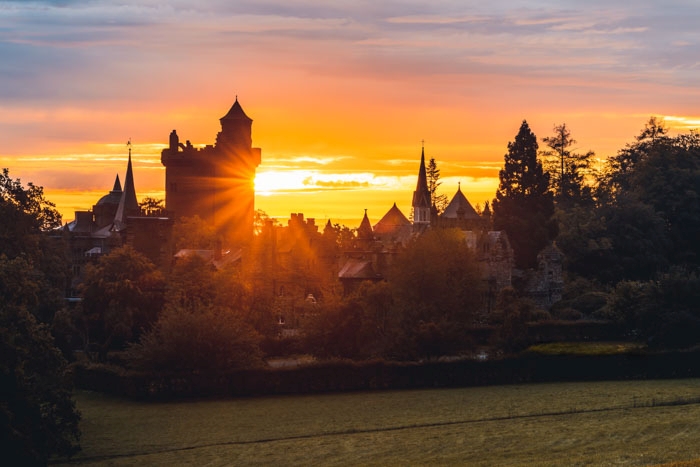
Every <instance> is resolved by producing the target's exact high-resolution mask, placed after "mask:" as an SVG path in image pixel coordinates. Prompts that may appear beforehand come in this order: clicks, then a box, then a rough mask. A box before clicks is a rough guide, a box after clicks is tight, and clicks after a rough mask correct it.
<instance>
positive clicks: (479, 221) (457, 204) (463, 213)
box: [439, 183, 487, 230]
mask: <svg viewBox="0 0 700 467" xmlns="http://www.w3.org/2000/svg"><path fill="white" fill-rule="evenodd" d="M439 225H440V227H445V228H449V227H456V228H459V229H462V230H483V229H485V228H486V227H487V222H486V221H484V219H483V218H482V217H481V216H480V215H479V214H477V212H476V210H475V209H474V208H473V207H472V205H471V203H469V200H467V197H466V196H464V193H462V184H461V183H460V184H459V185H457V193H455V195H454V196H453V197H452V200H451V201H450V203H449V204H448V205H447V207H446V208H445V210H444V211H443V212H442V214H440V216H439Z"/></svg>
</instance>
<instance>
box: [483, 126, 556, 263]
mask: <svg viewBox="0 0 700 467" xmlns="http://www.w3.org/2000/svg"><path fill="white" fill-rule="evenodd" d="M537 149H538V144H537V137H535V135H534V133H532V131H531V130H530V126H529V125H528V124H527V121H525V120H523V122H522V124H521V125H520V130H519V131H518V134H517V135H516V136H515V140H514V141H511V142H510V143H508V152H507V153H506V155H505V157H504V159H505V163H504V166H503V169H501V171H500V172H499V180H500V182H499V185H498V191H497V192H496V199H495V200H494V201H493V205H492V208H493V225H494V228H495V229H496V230H505V231H506V233H507V234H508V238H509V239H510V243H511V246H512V247H513V252H514V255H515V264H516V266H517V267H519V268H530V267H534V266H535V265H536V262H537V253H538V252H539V251H540V250H541V249H542V248H544V247H545V246H546V245H547V243H548V242H549V241H550V240H551V239H552V238H554V236H555V233H556V224H555V223H554V222H553V221H552V216H553V214H554V199H553V195H552V192H551V191H550V189H549V174H547V173H546V172H544V170H543V169H542V164H541V162H540V161H539V160H538V158H537Z"/></svg>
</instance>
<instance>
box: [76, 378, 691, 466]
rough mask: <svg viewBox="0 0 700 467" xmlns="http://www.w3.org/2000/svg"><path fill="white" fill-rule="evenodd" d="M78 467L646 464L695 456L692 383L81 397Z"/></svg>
mask: <svg viewBox="0 0 700 467" xmlns="http://www.w3.org/2000/svg"><path fill="white" fill-rule="evenodd" d="M77 401H78V407H79V408H80V410H81V411H82V413H83V422H82V430H83V440H82V445H83V452H82V453H81V454H80V455H79V456H77V457H76V458H75V459H74V460H73V461H72V463H76V464H80V465H135V464H137V465H271V464H272V465H275V464H276V465H358V464H360V465H435V464H442V465H445V464H447V465H454V464H458V465H610V464H615V465H650V464H655V463H663V462H672V461H684V460H689V459H696V458H700V404H698V403H697V401H700V380H697V379H694V380H659V381H627V382H603V383H556V384H533V385H517V386H515V385H514V386H497V387H481V388H462V389H436V390H419V391H387V392H371V393H370V392H367V393H347V394H325V395H307V396H287V397H263V398H250V399H231V400H215V401H196V402H178V403H143V402H134V401H128V400H123V399H118V398H113V397H108V396H104V395H101V394H95V393H88V392H81V393H79V394H78V395H77Z"/></svg>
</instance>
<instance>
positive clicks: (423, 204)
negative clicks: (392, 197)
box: [412, 148, 430, 208]
mask: <svg viewBox="0 0 700 467" xmlns="http://www.w3.org/2000/svg"><path fill="white" fill-rule="evenodd" d="M412 206H413V207H414V208H429V207H430V191H428V177H427V176H426V174H425V148H422V149H421V152H420V167H419V169H418V183H416V191H414V192H413V204H412Z"/></svg>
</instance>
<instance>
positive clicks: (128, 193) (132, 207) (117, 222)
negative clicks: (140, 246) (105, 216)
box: [114, 139, 139, 230]
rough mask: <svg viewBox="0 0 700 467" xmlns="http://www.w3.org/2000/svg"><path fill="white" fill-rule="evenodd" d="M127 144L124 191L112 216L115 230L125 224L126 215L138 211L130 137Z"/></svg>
mask: <svg viewBox="0 0 700 467" xmlns="http://www.w3.org/2000/svg"><path fill="white" fill-rule="evenodd" d="M127 146H129V162H128V163H127V165H126V177H124V191H122V197H121V199H120V200H119V207H118V208H117V214H116V215H115V216H114V227H115V230H121V229H122V228H123V227H125V225H126V217H127V216H128V215H130V214H131V215H135V214H137V213H138V211H139V202H138V201H137V200H136V189H135V188H134V172H133V169H132V167H131V139H129V142H128V143H127Z"/></svg>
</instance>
